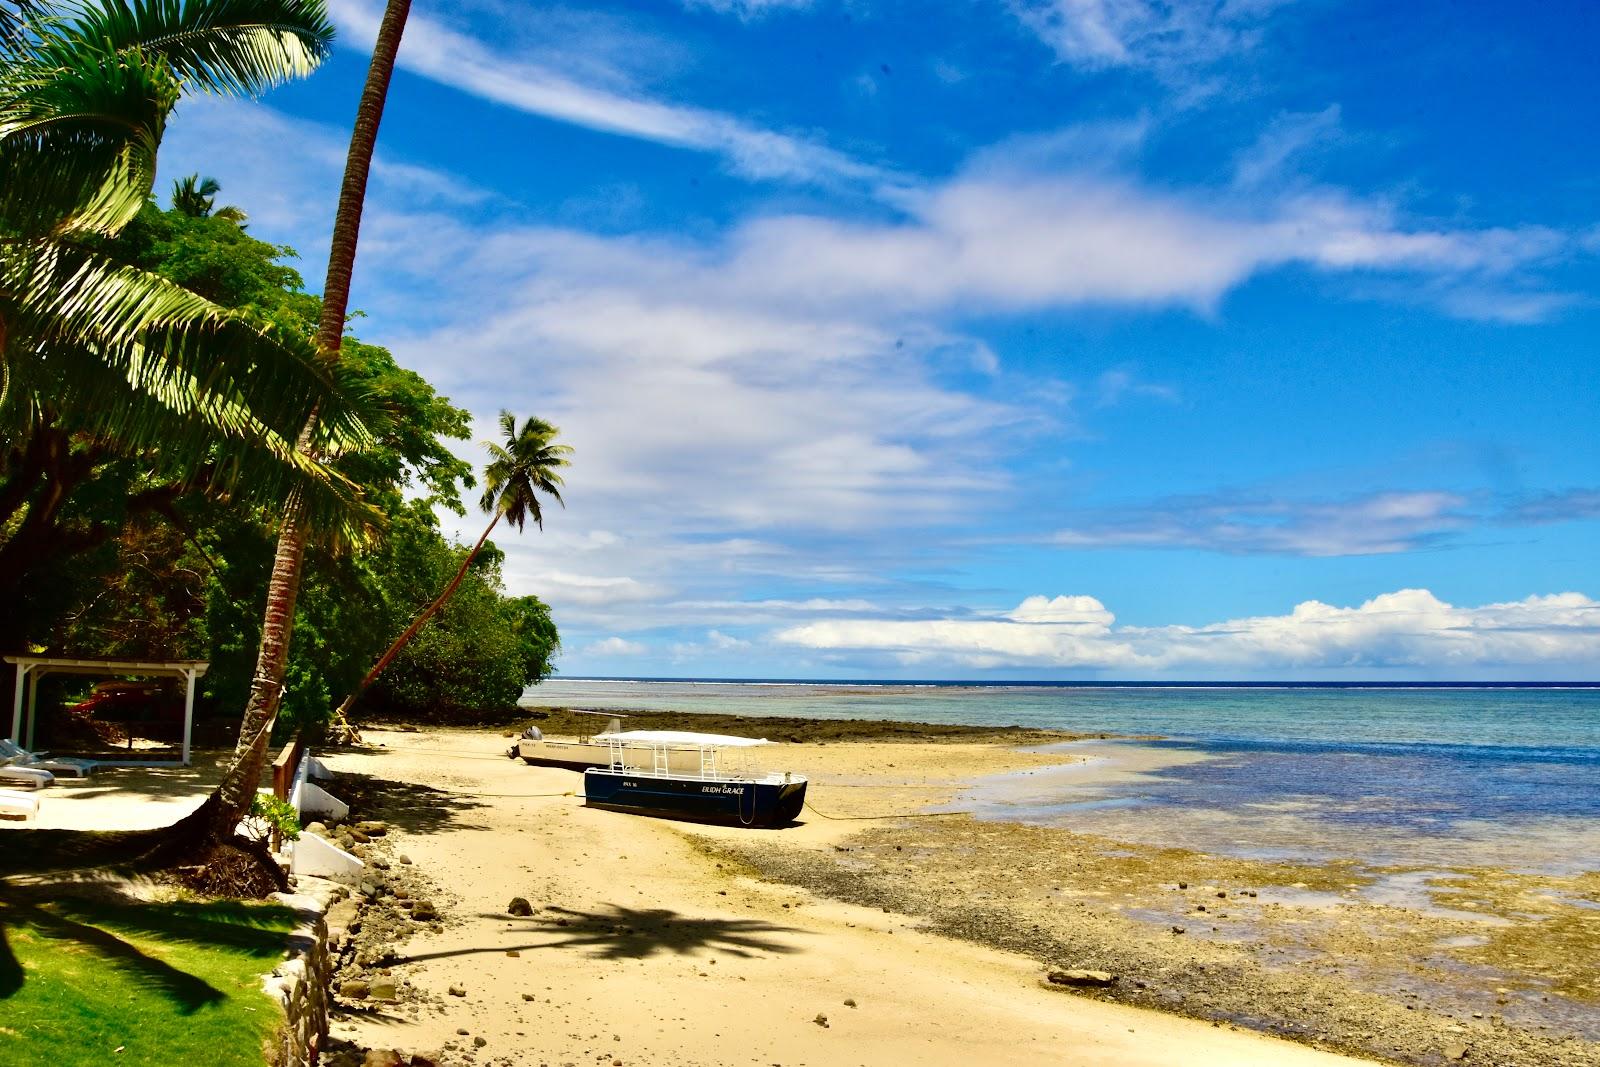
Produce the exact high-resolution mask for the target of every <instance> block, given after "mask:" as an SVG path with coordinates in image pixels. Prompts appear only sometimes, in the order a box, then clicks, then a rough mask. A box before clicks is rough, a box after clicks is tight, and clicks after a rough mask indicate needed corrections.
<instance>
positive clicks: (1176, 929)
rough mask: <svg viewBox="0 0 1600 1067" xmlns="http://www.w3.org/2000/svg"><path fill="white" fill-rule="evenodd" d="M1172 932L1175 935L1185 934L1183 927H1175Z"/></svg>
mask: <svg viewBox="0 0 1600 1067" xmlns="http://www.w3.org/2000/svg"><path fill="white" fill-rule="evenodd" d="M1172 932H1173V933H1175V934H1181V933H1183V927H1181V926H1174V927H1173V928H1172Z"/></svg>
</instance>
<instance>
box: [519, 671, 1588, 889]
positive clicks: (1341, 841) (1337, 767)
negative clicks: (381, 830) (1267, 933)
mask: <svg viewBox="0 0 1600 1067" xmlns="http://www.w3.org/2000/svg"><path fill="white" fill-rule="evenodd" d="M524 701H525V702H526V703H532V704H550V705H563V706H568V707H578V708H594V709H615V710H625V709H628V708H649V709H660V710H674V711H712V712H723V713H729V714H739V715H794V716H804V717H811V718H875V719H895V720H902V721H910V722H940V723H962V724H984V725H1010V724H1016V725H1020V726H1029V727H1041V728H1052V729H1063V730H1074V731H1082V732H1105V733H1110V734H1117V735H1125V736H1135V737H1144V736H1155V737H1159V738H1160V740H1156V741H1143V740H1141V741H1124V740H1112V741H1093V742H1083V743H1076V744H1074V745H1072V746H1069V750H1070V751H1074V752H1078V753H1081V754H1084V755H1086V756H1088V757H1090V758H1089V759H1088V760H1087V761H1085V762H1084V763H1082V764H1077V765H1073V766H1069V767H1064V768H1062V769H1060V770H1059V771H1052V772H1042V773H1039V772H1036V773H1034V774H1030V775H1026V776H1004V777H1001V778H998V779H992V780H985V781H980V782H979V783H977V784H976V785H975V787H974V788H973V789H972V790H971V791H970V792H969V793H968V794H967V795H965V796H963V797H961V798H959V799H958V801H957V803H956V805H955V807H957V808H960V809H961V810H970V811H973V812H975V813H976V814H977V815H978V816H979V817H981V818H1003V819H1012V820H1017V821H1025V822H1048V823H1059V824H1062V825H1068V826H1071V827H1072V828H1074V829H1077V830H1080V831H1082V832H1090V833H1100V834H1104V835H1106V836H1109V837H1114V838H1117V839H1119V840H1131V841H1139V842H1143V843H1150V844H1159V845H1180V844H1181V845H1185V846H1187V847H1193V848H1199V849H1202V850H1205V851H1215V852H1220V853H1225V854H1235V855H1245V856H1256V857H1261V858H1285V859H1291V858H1293V859H1308V860H1327V859H1334V858H1351V859H1356V860H1359V861H1361V862H1364V863H1367V864H1370V865H1375V866H1394V867H1417V866H1429V867H1438V868H1449V867H1459V866H1496V867H1505V868H1508V869H1513V870H1526V871H1542V872H1550V873H1567V872H1572V871H1577V870H1595V869H1600V686H1596V685H1589V686H1584V685H1572V684H1564V685H1559V686H1557V685H1552V686H1540V685H1535V684H1519V685H1508V684H1499V683H1492V684H1485V685H1462V684H1449V685H1426V686H1424V685H1403V686H1396V685H1392V684H1375V685H1358V684H1339V685H1309V684H1303V683H1285V684H1279V685H1269V684H1261V683H1249V684H1243V685H1218V684H1208V683H1195V684H1188V685H1181V684H1159V685H1155V684H1149V683H1127V684H1117V683H1097V684H1080V683H1039V684H1027V683H1005V684H973V683H968V682H961V683H943V682H926V683H907V682H882V683H872V682H867V683H863V682H837V683H832V682H785V681H742V682H724V681H698V680H670V681H669V680H615V679H611V680H602V679H592V680H591V679H571V678H564V679H553V680H550V681H546V682H544V683H542V684H540V685H538V686H536V687H532V688H530V689H529V690H528V692H527V694H526V696H525V697H524Z"/></svg>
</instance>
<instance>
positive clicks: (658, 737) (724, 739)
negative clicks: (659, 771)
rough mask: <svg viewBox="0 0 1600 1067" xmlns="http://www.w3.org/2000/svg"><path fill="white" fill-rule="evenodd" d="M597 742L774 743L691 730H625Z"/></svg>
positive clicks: (715, 745) (736, 745)
mask: <svg viewBox="0 0 1600 1067" xmlns="http://www.w3.org/2000/svg"><path fill="white" fill-rule="evenodd" d="M595 740H597V741H599V740H604V741H606V742H608V743H610V744H613V745H619V744H620V745H628V744H637V745H684V746H692V747H695V748H754V747H756V746H757V745H770V744H773V743H774V742H772V741H768V740H767V739H766V738H764V737H760V738H756V737H731V736H729V735H727V734H697V733H693V732H691V731H689V730H623V731H622V732H620V733H614V734H603V735H601V736H600V737H597V738H596V739H595Z"/></svg>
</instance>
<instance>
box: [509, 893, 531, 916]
mask: <svg viewBox="0 0 1600 1067" xmlns="http://www.w3.org/2000/svg"><path fill="white" fill-rule="evenodd" d="M506 914H507V915H532V914H533V905H532V904H529V903H528V898H527V897H512V898H511V903H509V904H507V905H506Z"/></svg>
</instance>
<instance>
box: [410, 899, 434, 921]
mask: <svg viewBox="0 0 1600 1067" xmlns="http://www.w3.org/2000/svg"><path fill="white" fill-rule="evenodd" d="M411 917H412V918H413V919H415V920H416V921H417V922H419V923H426V922H433V921H434V920H435V919H437V918H438V917H439V913H438V911H436V910H435V909H434V906H433V902H432V901H428V900H418V901H415V902H413V903H412V905H411Z"/></svg>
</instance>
